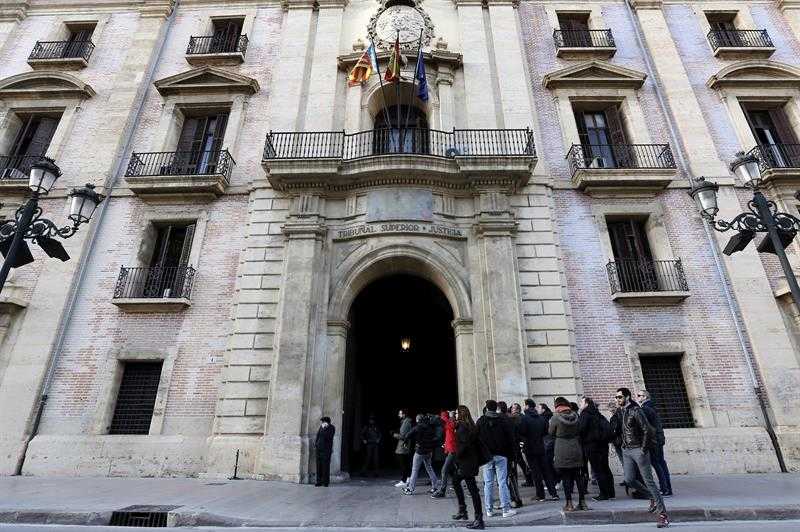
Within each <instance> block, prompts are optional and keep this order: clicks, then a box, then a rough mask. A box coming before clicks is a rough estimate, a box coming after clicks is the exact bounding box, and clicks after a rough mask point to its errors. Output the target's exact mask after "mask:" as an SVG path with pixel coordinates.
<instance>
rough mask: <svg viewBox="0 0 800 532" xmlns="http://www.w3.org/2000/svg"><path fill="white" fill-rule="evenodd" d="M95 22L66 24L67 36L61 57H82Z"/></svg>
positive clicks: (89, 40) (90, 38)
mask: <svg viewBox="0 0 800 532" xmlns="http://www.w3.org/2000/svg"><path fill="white" fill-rule="evenodd" d="M94 28H95V24H93V23H92V24H68V25H67V30H69V36H68V37H67V39H66V40H67V43H66V45H65V46H64V50H63V52H62V53H61V57H83V55H84V50H85V47H86V44H87V43H90V42H91V40H92V33H94Z"/></svg>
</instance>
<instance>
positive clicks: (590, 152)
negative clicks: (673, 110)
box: [567, 144, 675, 194]
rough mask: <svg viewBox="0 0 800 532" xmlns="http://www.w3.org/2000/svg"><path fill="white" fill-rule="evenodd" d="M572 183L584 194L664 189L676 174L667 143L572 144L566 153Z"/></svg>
mask: <svg viewBox="0 0 800 532" xmlns="http://www.w3.org/2000/svg"><path fill="white" fill-rule="evenodd" d="M567 160H568V161H569V165H570V170H571V171H572V182H573V184H574V185H575V186H576V187H577V188H578V189H580V190H583V191H586V192H587V193H590V194H591V193H596V192H599V191H605V192H611V191H623V192H647V193H653V192H656V191H658V190H663V189H664V188H666V186H667V185H669V183H670V182H671V181H672V178H673V177H674V176H675V159H673V157H672V150H670V148H669V144H603V145H600V144H595V145H587V146H584V145H582V144H573V145H572V148H570V150H569V152H568V153H567Z"/></svg>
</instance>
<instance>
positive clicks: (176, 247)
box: [143, 224, 195, 298]
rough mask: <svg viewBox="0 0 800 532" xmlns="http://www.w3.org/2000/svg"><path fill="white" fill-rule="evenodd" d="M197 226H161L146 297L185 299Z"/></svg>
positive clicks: (149, 271)
mask: <svg viewBox="0 0 800 532" xmlns="http://www.w3.org/2000/svg"><path fill="white" fill-rule="evenodd" d="M194 229H195V224H184V225H159V226H157V227H156V231H157V233H156V239H155V246H154V249H153V256H152V257H151V259H150V268H149V269H148V272H147V275H146V276H145V283H144V287H143V292H144V293H143V297H158V298H169V297H181V294H182V293H183V284H184V281H185V280H186V269H187V267H188V266H189V253H190V252H191V249H192V241H193V240H194Z"/></svg>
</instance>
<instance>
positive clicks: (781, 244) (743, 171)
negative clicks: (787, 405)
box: [689, 152, 800, 473]
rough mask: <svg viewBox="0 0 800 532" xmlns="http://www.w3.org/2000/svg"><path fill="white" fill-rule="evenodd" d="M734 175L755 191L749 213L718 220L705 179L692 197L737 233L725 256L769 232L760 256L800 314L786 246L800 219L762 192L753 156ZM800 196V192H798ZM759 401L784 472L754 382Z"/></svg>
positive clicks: (743, 158) (716, 223)
mask: <svg viewBox="0 0 800 532" xmlns="http://www.w3.org/2000/svg"><path fill="white" fill-rule="evenodd" d="M730 169H731V172H733V173H734V174H735V175H736V176H738V177H739V178H740V179H741V180H742V182H743V183H744V184H745V186H747V187H748V188H750V189H751V190H752V191H753V199H751V200H750V201H749V202H747V208H748V211H747V212H743V213H741V214H738V215H736V216H735V217H734V218H733V219H732V220H731V221H726V220H720V219H717V217H716V216H717V213H718V212H719V207H718V205H717V191H718V190H719V186H718V185H717V184H716V183H711V182H709V181H706V180H705V178H704V177H698V178H697V179H695V181H694V182H693V183H692V189H691V190H690V191H689V195H690V196H691V197H692V198H693V199H694V200H695V202H696V203H697V207H698V208H699V209H700V214H701V215H702V216H703V218H705V219H706V220H707V221H708V222H709V224H710V225H711V227H713V228H714V230H715V231H718V232H721V233H724V232H726V231H731V230H733V231H737V233H736V234H735V235H733V236H732V237H731V239H730V240H729V241H728V244H727V245H726V246H725V249H724V250H723V253H725V254H726V255H732V254H734V253H736V252H738V251H742V250H744V249H745V248H746V247H747V245H748V244H749V243H750V242H751V241H752V240H753V239H754V238H755V235H756V233H767V237H766V238H765V239H764V240H762V242H761V244H760V245H759V246H758V251H759V252H761V253H774V254H775V255H777V256H778V260H779V261H780V263H781V267H782V268H783V273H784V275H785V276H786V282H787V283H788V285H789V290H790V291H791V294H792V300H793V301H794V304H795V306H796V307H797V309H798V311H800V285H798V283H797V278H796V277H795V275H794V270H793V269H792V265H791V264H790V263H789V259H788V257H787V256H786V246H788V245H789V244H790V243H791V242H792V240H793V239H794V237H795V235H797V231H798V230H800V219H799V218H796V217H795V216H792V215H791V214H788V213H785V212H780V211H778V207H777V205H775V202H773V201H769V200H768V199H767V198H766V197H764V194H762V193H761V191H760V190H759V188H760V187H761V181H762V176H761V165H760V162H759V160H758V159H757V158H756V157H755V156H754V155H752V154H750V155H746V154H745V153H744V152H739V153H737V154H736V158H735V159H734V160H733V161H732V162H731V164H730ZM798 197H800V193H798ZM753 386H754V388H755V394H756V398H757V399H758V403H759V406H760V407H761V413H762V415H763V416H764V426H765V428H766V431H767V435H768V436H769V438H770V440H771V441H772V446H773V448H774V449H775V456H776V458H777V459H778V465H779V466H780V469H781V471H782V472H783V473H786V472H787V471H788V470H787V468H786V462H785V461H784V459H783V452H782V451H781V447H780V444H779V442H778V438H777V436H776V434H775V430H774V429H773V427H772V422H771V420H770V418H769V415H768V413H767V405H766V402H765V401H764V397H763V394H762V391H761V386H760V385H759V384H758V382H754V383H753Z"/></svg>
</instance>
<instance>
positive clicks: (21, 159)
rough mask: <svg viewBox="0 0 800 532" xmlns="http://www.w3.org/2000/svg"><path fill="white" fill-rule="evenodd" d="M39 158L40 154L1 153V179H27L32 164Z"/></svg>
mask: <svg viewBox="0 0 800 532" xmlns="http://www.w3.org/2000/svg"><path fill="white" fill-rule="evenodd" d="M39 159H41V156H39V155H0V181H7V180H17V179H19V180H23V181H27V180H28V177H29V174H30V171H31V166H33V164H34V163H35V162H36V161H38V160H39Z"/></svg>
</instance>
